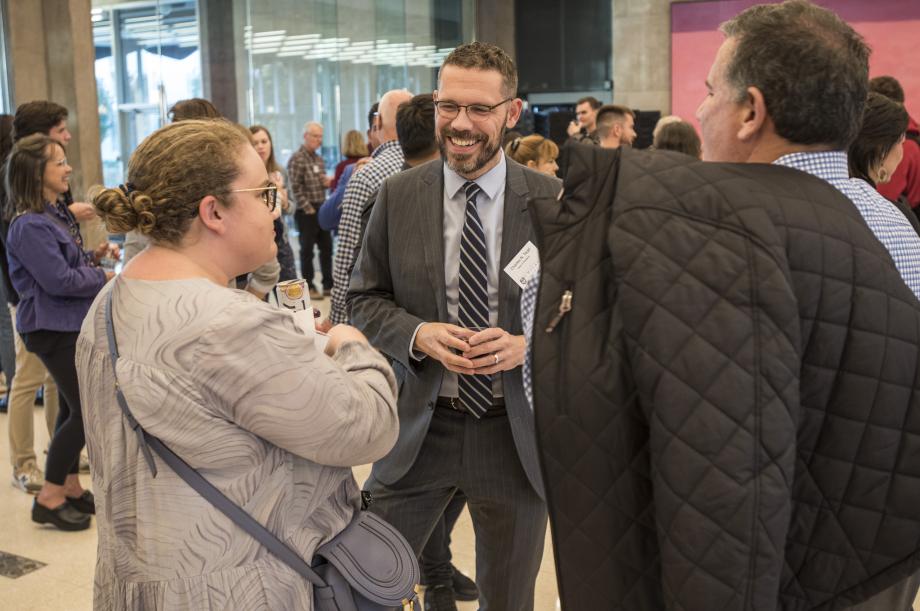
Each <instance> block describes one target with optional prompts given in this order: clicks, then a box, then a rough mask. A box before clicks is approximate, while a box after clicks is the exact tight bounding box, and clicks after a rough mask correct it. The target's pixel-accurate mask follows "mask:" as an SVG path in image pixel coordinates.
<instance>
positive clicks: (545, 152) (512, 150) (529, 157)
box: [505, 134, 559, 176]
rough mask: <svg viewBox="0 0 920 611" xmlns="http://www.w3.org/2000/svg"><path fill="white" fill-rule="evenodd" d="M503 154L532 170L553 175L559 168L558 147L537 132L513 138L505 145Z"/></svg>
mask: <svg viewBox="0 0 920 611" xmlns="http://www.w3.org/2000/svg"><path fill="white" fill-rule="evenodd" d="M505 155H507V156H508V157H510V158H511V159H514V160H515V161H517V162H518V163H520V164H521V165H526V166H527V167H528V168H530V169H532V170H536V171H537V172H542V173H543V174H548V175H550V176H555V175H556V172H557V171H558V170H559V166H558V165H556V158H557V157H559V147H558V146H556V143H555V142H553V141H552V140H548V139H546V138H544V137H543V136H540V135H539V134H534V135H532V136H525V137H523V138H515V139H514V140H512V141H511V142H509V143H508V144H507V145H506V146H505Z"/></svg>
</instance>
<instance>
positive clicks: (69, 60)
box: [6, 0, 105, 245]
mask: <svg viewBox="0 0 920 611" xmlns="http://www.w3.org/2000/svg"><path fill="white" fill-rule="evenodd" d="M6 2H7V17H8V19H9V28H8V30H9V34H10V37H9V38H10V40H9V56H8V58H9V69H10V73H11V81H12V89H13V105H14V106H18V105H19V104H22V103H23V102H29V101H31V100H51V101H52V102H57V103H58V104H60V105H61V106H64V107H65V108H67V110H68V111H70V117H69V119H68V124H69V126H70V131H71V133H72V134H73V139H72V140H71V141H70V145H69V146H68V148H67V158H68V160H69V161H70V163H71V165H72V166H73V167H74V177H73V180H72V182H71V185H72V190H73V194H74V198H75V199H77V200H78V201H79V200H81V199H83V198H84V196H85V193H86V189H87V188H88V187H90V186H91V185H96V184H100V183H101V182H102V157H101V154H100V149H99V106H98V105H99V102H98V98H97V94H96V74H95V61H96V53H95V49H94V46H93V30H92V19H91V16H90V9H91V8H92V6H91V0H6ZM83 235H84V239H85V241H86V244H87V245H94V244H96V243H98V242H99V241H101V240H102V239H104V236H105V232H104V230H103V229H102V224H101V223H100V222H98V221H95V222H91V223H88V224H84V225H83Z"/></svg>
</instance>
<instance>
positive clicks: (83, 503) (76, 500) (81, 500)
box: [67, 490, 476, 600]
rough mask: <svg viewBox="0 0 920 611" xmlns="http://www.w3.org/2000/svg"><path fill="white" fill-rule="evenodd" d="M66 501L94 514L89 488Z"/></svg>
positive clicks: (80, 510) (79, 509)
mask: <svg viewBox="0 0 920 611" xmlns="http://www.w3.org/2000/svg"><path fill="white" fill-rule="evenodd" d="M67 502H68V503H70V506H71V507H73V508H74V509H76V510H77V511H79V512H80V513H84V514H87V515H96V497H94V496H93V493H92V492H90V491H89V490H84V491H83V494H81V495H80V496H78V497H72V496H68V497H67ZM473 587H476V584H473ZM463 600H466V599H463Z"/></svg>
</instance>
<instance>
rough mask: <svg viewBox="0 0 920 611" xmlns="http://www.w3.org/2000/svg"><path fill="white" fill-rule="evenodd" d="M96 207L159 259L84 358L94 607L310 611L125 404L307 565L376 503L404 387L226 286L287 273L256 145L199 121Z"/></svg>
mask: <svg viewBox="0 0 920 611" xmlns="http://www.w3.org/2000/svg"><path fill="white" fill-rule="evenodd" d="M127 179H128V181H127V183H126V184H125V185H124V186H123V188H119V189H107V190H105V191H103V192H102V193H100V194H99V195H97V196H96V197H95V198H94V200H93V204H94V205H95V206H96V209H97V211H98V212H99V214H100V216H101V217H102V218H103V220H104V221H105V223H106V224H107V226H108V228H109V230H110V231H112V232H123V231H127V230H131V229H135V228H136V229H138V230H139V231H140V232H141V233H143V234H144V235H146V236H148V237H149V238H150V245H149V246H148V247H147V248H146V249H145V250H144V251H143V252H141V253H139V254H138V255H137V256H136V257H134V258H133V259H132V260H131V261H130V262H129V263H128V264H127V265H126V266H125V268H124V271H123V272H122V273H121V274H120V275H119V277H118V278H117V279H116V280H115V281H114V282H112V283H110V284H109V285H108V286H107V287H106V288H105V289H104V290H103V291H102V293H101V294H100V295H99V298H98V299H97V300H96V303H95V304H93V307H92V308H90V311H89V314H88V315H87V317H86V320H85V322H84V324H83V330H82V332H81V334H80V339H79V342H78V344H77V355H76V362H77V370H78V372H79V376H80V383H81V392H82V397H83V399H84V403H85V405H87V406H88V407H87V409H86V414H85V418H86V430H87V445H88V449H89V455H90V460H91V462H92V464H93V466H94V470H93V474H92V475H93V484H94V487H95V489H96V491H97V495H98V497H99V502H98V503H97V506H98V508H99V512H98V514H97V529H98V532H99V548H98V550H99V551H98V559H97V564H96V578H95V608H96V609H97V610H108V609H140V608H143V609H187V608H207V607H212V608H220V609H307V610H309V609H312V608H313V605H312V586H311V585H310V584H309V582H307V581H306V580H305V579H304V578H303V577H301V576H300V575H298V574H297V573H295V572H294V571H293V570H291V569H290V568H288V566H287V565H286V564H285V563H283V562H281V561H279V560H278V559H276V558H275V557H274V556H273V555H272V554H271V553H270V552H269V551H268V550H267V549H266V548H265V547H263V546H262V545H261V544H260V543H259V542H258V541H257V540H256V539H254V538H253V537H251V536H250V535H248V534H246V532H244V531H243V530H241V529H240V528H238V527H237V526H236V525H235V524H234V523H233V522H232V521H231V520H230V519H229V518H227V517H226V516H225V515H224V514H223V513H221V512H220V511H219V510H218V509H216V508H215V507H214V506H212V505H211V503H210V502H209V501H208V500H206V499H205V498H204V497H202V496H200V495H199V494H198V493H197V492H196V491H195V490H193V489H192V488H190V487H189V486H188V485H187V484H186V483H185V482H184V481H183V480H182V479H181V478H180V477H179V476H178V475H177V474H176V473H175V472H173V470H172V469H171V468H170V467H169V466H167V465H166V464H165V463H163V462H162V461H161V460H160V459H158V458H154V459H152V460H153V461H154V462H155V463H156V464H157V466H158V472H157V475H156V478H155V479H154V477H153V473H152V472H151V469H150V468H149V467H148V463H147V462H146V460H145V458H144V454H143V452H142V449H141V446H140V445H139V442H138V437H137V434H136V433H135V432H134V431H132V429H131V427H130V426H129V425H128V422H127V420H126V418H125V416H123V414H122V411H121V408H120V407H119V405H118V401H117V399H116V391H115V388H116V387H115V384H116V376H115V374H114V373H113V369H112V367H113V364H112V359H111V357H110V353H109V342H108V338H107V332H106V322H107V320H106V311H107V309H108V306H107V305H106V304H107V302H109V301H110V302H111V310H110V313H111V320H112V322H113V330H114V337H115V338H116V339H115V344H116V345H117V349H118V353H119V354H118V359H117V364H116V368H117V383H118V385H119V388H120V389H121V390H122V392H123V394H124V396H125V398H126V402H127V407H128V410H129V411H130V413H131V414H132V415H133V417H134V418H135V419H136V420H137V422H138V423H139V425H140V427H142V428H143V429H144V430H145V431H146V432H147V433H149V434H150V435H152V436H154V437H157V438H159V439H160V440H161V441H162V443H163V444H164V445H166V446H167V447H169V448H170V449H171V450H172V451H173V452H175V453H176V454H177V455H178V456H179V457H180V458H182V459H183V460H184V461H185V462H186V463H188V464H189V465H190V466H191V467H192V468H194V469H196V470H198V471H199V472H200V473H201V475H202V476H204V477H205V478H206V479H207V480H208V481H210V483H211V484H212V485H214V486H215V487H216V488H218V489H219V490H220V491H221V492H222V493H223V494H225V495H226V496H228V497H229V498H230V499H232V501H233V502H234V503H236V504H238V505H239V506H241V507H242V508H243V509H244V510H245V511H246V512H247V513H249V514H250V515H251V516H253V517H254V518H255V519H256V520H257V521H259V522H261V523H262V524H263V525H264V526H265V527H266V528H268V529H269V530H270V531H271V532H272V533H274V534H275V535H276V536H278V537H279V538H281V539H282V540H284V542H285V543H286V544H287V545H288V546H289V547H290V548H291V549H292V550H293V551H294V552H296V553H297V554H298V555H300V556H301V557H302V558H303V559H305V560H306V561H307V562H310V560H311V559H312V558H313V555H314V552H315V550H316V548H317V547H318V546H320V545H322V544H323V543H325V542H327V541H329V540H330V539H331V538H332V537H334V536H335V535H336V534H338V533H339V532H340V531H341V530H342V529H343V528H344V527H345V526H347V525H348V524H349V523H350V522H351V520H352V517H353V515H354V513H355V512H356V511H358V510H359V508H360V505H361V498H360V491H359V488H358V486H357V484H356V483H355V480H354V477H353V475H352V471H351V467H352V466H353V465H360V464H366V463H369V462H373V461H375V460H377V459H379V458H381V457H383V456H384V455H385V454H387V452H389V450H390V448H391V447H392V446H393V444H394V443H395V441H396V436H397V433H398V428H399V424H398V417H397V413H396V380H395V378H394V375H393V371H392V370H391V369H390V366H389V365H388V363H387V361H386V359H384V358H383V357H382V356H381V355H380V354H379V353H378V352H377V351H376V350H374V349H373V348H371V347H370V346H369V345H368V343H367V339H365V337H364V335H362V334H361V333H360V332H359V331H357V330H356V329H354V328H352V327H348V326H345V325H339V326H336V327H333V328H332V329H331V330H330V331H329V334H328V343H327V345H326V347H325V349H324V350H320V349H318V348H317V347H316V345H315V343H314V342H313V341H312V339H310V338H308V337H307V336H306V335H305V334H304V332H303V331H302V330H301V328H300V327H298V326H297V324H296V322H295V318H294V317H293V316H292V315H291V313H290V312H289V311H286V310H283V309H279V308H276V307H273V306H271V305H269V304H267V303H264V302H261V301H259V300H257V299H255V298H254V297H253V296H252V295H250V294H249V293H247V292H245V291H240V290H236V289H230V288H227V283H228V281H229V280H230V279H231V278H234V277H236V276H237V275H239V274H242V273H245V272H246V271H247V270H251V269H255V268H257V267H258V266H260V265H262V264H263V263H265V262H266V261H268V260H271V259H272V258H273V257H275V256H276V250H275V241H274V228H273V223H272V212H273V209H274V207H275V206H276V205H277V201H276V190H275V186H274V185H273V184H272V183H271V182H270V180H269V176H268V172H267V171H266V168H265V163H264V162H263V161H262V160H261V159H260V158H259V155H258V154H257V153H256V151H255V149H254V148H253V147H252V145H251V144H250V141H249V138H248V135H246V134H242V133H240V130H238V129H237V128H236V127H234V126H233V125H231V124H229V123H227V122H225V121H183V122H180V123H173V124H172V125H168V126H166V127H164V128H162V129H160V130H158V131H156V132H154V133H153V134H151V135H150V136H149V137H148V138H147V139H145V140H144V141H143V142H142V143H141V144H140V146H139V147H138V148H137V150H136V151H135V152H134V154H133V155H132V156H131V160H130V162H129V164H128V177H127Z"/></svg>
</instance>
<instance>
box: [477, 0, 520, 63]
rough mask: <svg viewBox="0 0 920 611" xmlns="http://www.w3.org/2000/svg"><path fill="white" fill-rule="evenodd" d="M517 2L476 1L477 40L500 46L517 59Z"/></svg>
mask: <svg viewBox="0 0 920 611" xmlns="http://www.w3.org/2000/svg"><path fill="white" fill-rule="evenodd" d="M514 2H515V0H476V32H475V36H476V40H481V41H482V42H489V43H492V44H493V45H498V46H499V47H501V48H502V49H504V50H505V53H507V54H508V55H510V56H511V59H515V42H514V41H515V38H514V37H515V27H514Z"/></svg>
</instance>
